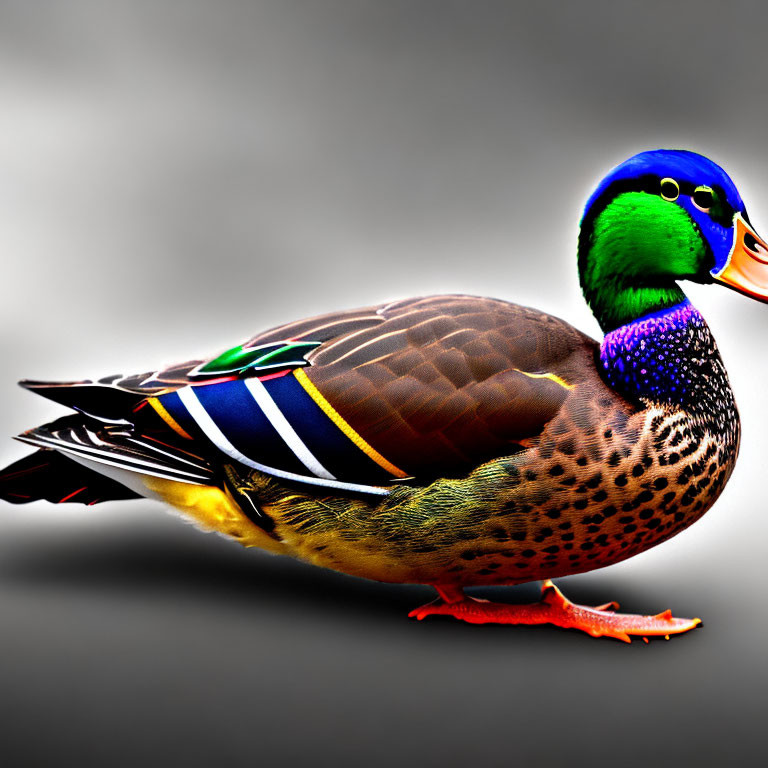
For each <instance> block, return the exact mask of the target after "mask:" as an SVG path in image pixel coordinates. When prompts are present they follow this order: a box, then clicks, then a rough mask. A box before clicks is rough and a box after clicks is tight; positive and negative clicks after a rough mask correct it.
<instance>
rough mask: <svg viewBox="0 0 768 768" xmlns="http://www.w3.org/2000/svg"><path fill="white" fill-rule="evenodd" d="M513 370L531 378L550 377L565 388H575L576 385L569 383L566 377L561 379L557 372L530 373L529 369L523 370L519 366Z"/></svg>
mask: <svg viewBox="0 0 768 768" xmlns="http://www.w3.org/2000/svg"><path fill="white" fill-rule="evenodd" d="M512 370H514V371H517V372H518V373H522V374H523V376H527V377H528V378H529V379H549V380H550V381H554V382H555V384H559V385H560V386H561V387H563V388H564V389H573V387H574V385H573V384H569V383H568V382H567V381H566V380H565V379H561V378H560V377H559V376H558V375H557V374H555V373H529V372H528V371H521V370H520V369H519V368H513V369H512Z"/></svg>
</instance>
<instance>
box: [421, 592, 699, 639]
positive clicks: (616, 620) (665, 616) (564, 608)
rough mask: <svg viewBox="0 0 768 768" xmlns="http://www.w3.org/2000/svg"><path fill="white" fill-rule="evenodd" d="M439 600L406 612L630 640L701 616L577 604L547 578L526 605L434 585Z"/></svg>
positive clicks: (688, 624)
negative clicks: (646, 613)
mask: <svg viewBox="0 0 768 768" xmlns="http://www.w3.org/2000/svg"><path fill="white" fill-rule="evenodd" d="M435 588H436V589H437V591H438V593H439V595H440V598H441V599H440V600H436V601H435V602H434V603H429V604H428V605H424V606H422V607H421V608H416V610H414V611H411V613H410V614H409V615H410V616H412V617H415V618H417V619H423V618H425V617H427V616H432V615H436V614H439V615H443V616H454V617H455V618H457V619H461V620H462V621H467V622H469V623H470V624H555V625H556V626H558V627H565V628H571V629H581V630H582V631H584V632H587V633H588V634H590V635H592V637H601V636H605V637H614V638H616V639H617V640H623V641H624V642H625V643H629V642H631V638H630V635H636V636H640V637H642V638H643V639H646V638H647V637H649V636H651V635H661V636H663V637H667V638H668V637H669V635H675V634H678V633H680V632H687V631H688V630H689V629H693V628H694V627H697V626H698V625H699V624H701V620H700V619H676V618H674V617H673V616H672V613H671V612H670V611H664V612H663V613H659V614H657V615H656V616H639V615H636V614H631V613H615V610H616V609H617V608H618V607H619V604H618V603H606V604H605V605H600V606H597V607H596V608H592V607H589V606H585V605H577V604H576V603H572V602H571V601H570V600H568V599H567V598H566V597H565V595H563V593H562V592H561V591H560V590H559V589H558V588H557V587H556V586H555V585H554V584H553V583H552V582H551V581H550V580H549V579H547V580H546V581H544V582H543V584H542V590H541V600H540V601H539V602H538V603H531V604H528V605H509V604H506V603H492V602H489V601H488V600H479V599H477V598H474V597H468V596H467V595H465V594H464V591H463V590H462V589H461V588H460V587H455V586H444V585H440V586H436V587H435Z"/></svg>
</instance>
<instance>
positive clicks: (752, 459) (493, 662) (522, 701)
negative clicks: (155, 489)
mask: <svg viewBox="0 0 768 768" xmlns="http://www.w3.org/2000/svg"><path fill="white" fill-rule="evenodd" d="M765 22H766V13H765V11H764V10H761V8H760V4H759V3H757V2H754V3H738V2H729V3H727V4H726V3H715V2H704V1H703V0H698V2H695V3H671V2H663V3H661V2H659V3H656V2H648V1H647V0H645V1H644V2H637V3H616V2H612V3H598V2H590V3H567V2H562V3H560V2H546V3H545V2H542V3H527V2H526V3H515V2H511V1H509V0H508V1H507V2H490V1H488V0H466V1H465V2H449V1H448V0H443V1H442V2H438V1H437V0H400V1H397V2H395V1H393V0H375V1H374V0H356V1H355V2H353V1H352V0H347V1H336V0H313V1H312V2H310V1H309V0H307V1H306V2H297V1H296V0H275V1H274V2H261V1H260V2H234V1H226V2H225V1H223V0H216V1H215V2H214V1H213V0H212V1H211V2H206V3H198V2H188V3H181V2H178V3H175V2H156V1H154V2H136V0H132V1H131V2H117V3H113V2H95V1H94V2H86V1H85V0H83V1H82V2H70V1H67V2H57V3H43V2H39V3H37V2H34V3H33V2H29V1H28V0H25V1H24V2H18V3H14V2H7V1H5V2H0V243H1V245H2V264H3V268H4V271H3V281H2V288H0V291H2V301H1V302H0V328H1V329H2V330H1V331H0V341H1V342H2V349H1V350H0V353H1V354H2V360H3V365H2V381H0V388H1V389H0V392H1V398H2V399H1V402H2V406H0V408H1V409H2V412H1V414H0V415H1V416H2V421H1V424H2V432H3V433H4V434H7V435H9V436H10V435H11V434H14V433H15V432H18V431H20V430H22V429H25V428H27V427H29V426H32V425H34V424H35V423H37V422H40V421H42V420H45V419H47V418H49V417H52V416H54V415H56V414H58V413H59V411H58V410H57V409H56V408H55V407H54V406H52V405H49V404H47V403H46V402H45V401H43V400H42V399H39V398H37V399H36V398H34V397H31V396H30V395H29V394H27V393H24V392H22V391H21V390H19V389H17V388H16V387H15V381H16V379H18V378H21V377H24V376H26V377H31V378H49V379H56V378H62V379H70V378H79V377H83V376H93V375H103V374H108V373H115V372H118V371H125V372H132V371H138V370H147V369H151V368H153V367H155V366H158V365H161V364H163V363H165V362H172V361H178V360H182V359H185V358H188V357H194V356H196V355H197V354H200V353H207V352H215V351H217V350H220V349H222V348H226V347H228V346H231V345H232V344H234V343H236V342H238V341H240V340H242V339H244V338H246V337H248V336H249V335H251V334H252V333H254V332H255V331H257V330H259V329H262V328H264V327H266V326H269V325H273V324H276V323H278V322H282V321H288V320H291V319H294V318H296V317H300V316H303V315H310V314H314V313H319V312H324V311H329V310H333V309H337V308H341V307H353V306H356V305H364V304H368V303H371V302H377V301H383V300H388V299H394V298H398V297H404V296H408V295H414V294H423V293H432V292H441V291H457V292H469V293H476V294H485V295H492V296H498V297H501V298H505V299H510V300H513V301H520V302H522V303H528V304H532V305H534V306H538V307H540V308H542V309H545V310H548V311H551V312H553V313H556V314H558V315H561V316H563V317H566V318H568V319H569V320H570V321H571V322H573V323H574V324H576V325H577V326H579V327H581V328H582V329H584V330H586V331H587V332H589V333H592V334H595V335H596V334H598V332H599V331H598V329H597V326H596V324H595V322H594V320H593V319H592V318H591V316H590V314H589V312H588V310H587V309H586V307H585V305H584V304H583V302H582V300H581V297H580V294H579V289H578V284H577V278H576V271H575V257H574V253H575V237H576V232H577V222H578V218H579V215H580V211H581V206H582V204H583V201H584V200H585V199H586V196H587V194H588V193H589V191H590V189H591V187H592V186H593V185H594V184H595V183H596V182H597V181H598V180H599V178H600V177H601V176H602V174H603V173H604V172H605V171H607V170H608V169H609V168H610V167H611V166H613V165H615V164H616V163H618V162H621V161H622V160H624V159H625V158H626V157H627V156H629V155H631V154H633V153H634V152H636V151H640V150H643V149H649V148H655V147H658V146H667V147H669V146H672V147H675V146H678V147H688V148H691V149H696V150H698V151H700V152H703V153H705V154H708V155H710V156H711V157H713V158H714V159H715V160H717V161H719V162H721V163H722V164H723V165H724V166H725V168H726V170H728V171H729V172H730V173H731V175H732V176H733V177H734V179H735V180H736V182H737V184H738V185H739V188H740V191H741V193H742V195H743V197H744V199H745V200H746V201H747V203H748V206H749V210H750V213H751V217H752V220H753V222H754V223H755V224H756V226H757V227H758V229H759V228H760V226H761V222H763V227H764V229H763V231H766V230H765V228H766V227H768V186H766V183H765V182H766V179H768V151H767V150H768V145H767V144H766V125H767V124H768V99H767V98H766V93H765V91H766V88H765V81H766V71H767V64H766V58H767V54H766V50H767V47H766V23H765ZM690 295H691V297H692V299H693V300H694V302H695V303H696V304H697V306H698V307H699V308H700V309H701V310H702V311H703V313H704V314H705V316H706V317H707V318H708V320H709V321H710V324H711V326H712V328H713V330H714V332H715V335H716V336H717V338H718V340H719V343H720V346H721V348H722V351H723V355H724V358H725V361H726V364H727V366H728V369H729V371H730V374H731V377H732V381H733V385H734V388H735V390H736V394H737V398H738V402H739V404H740V408H741V411H742V416H743V421H744V434H743V442H742V456H741V460H740V463H739V465H738V467H737V470H736V472H735V474H734V476H733V479H732V481H731V483H730V485H729V487H728V488H727V489H726V492H725V494H724V496H723V497H722V499H721V500H720V501H719V502H718V504H717V505H716V507H715V508H714V509H713V511H712V512H710V514H709V515H707V516H706V517H705V518H704V519H703V520H702V521H701V522H700V523H697V525H696V526H695V527H694V528H693V529H691V530H689V531H686V532H685V533H684V534H683V535H682V536H679V537H678V538H676V539H674V540H672V541H670V542H668V543H666V544H664V545H662V546H660V547H658V548H657V549H656V550H653V551H650V552H647V553H645V554H643V555H640V556H638V557H635V558H633V559H632V560H630V561H628V562H626V563H624V564H621V565H619V566H614V567H612V568H609V569H605V570H603V571H599V572H596V573H592V574H587V575H583V576H579V577H574V578H571V579H565V580H563V582H564V586H565V588H566V591H567V592H568V594H570V596H571V597H573V598H576V599H581V600H583V601H587V600H595V601H600V602H602V601H604V600H608V599H612V598H616V599H619V600H620V601H621V602H622V603H623V606H624V607H625V608H627V609H630V610H635V611H648V612H656V611H658V610H661V609H663V608H666V607H668V606H669V607H671V608H673V609H674V610H675V611H676V612H677V613H678V614H680V615H699V616H702V617H703V618H704V619H705V626H704V628H703V629H701V630H699V631H696V632H694V633H692V634H690V635H689V636H686V637H683V638H677V639H674V640H673V641H671V642H669V643H664V642H655V643H652V644H651V645H645V644H643V643H642V642H636V643H634V644H633V645H632V646H624V645H623V644H621V643H617V642H612V641H608V640H602V641H597V640H593V639H591V638H588V637H587V636H586V635H581V634H578V633H575V632H565V631H562V630H555V629H550V628H503V627H501V628H499V627H485V628H482V627H470V626H464V625H461V624H459V623H458V622H457V623H451V622H449V621H441V620H433V621H431V622H424V623H421V624H416V623H415V622H411V621H408V620H407V619H406V614H407V611H408V610H409V609H410V608H412V607H414V606H416V605H418V604H419V603H420V602H422V601H425V600H427V599H429V597H430V591H429V590H428V589H426V588H423V587H417V586H408V587H406V586H386V585H380V584H376V583H373V582H365V581H362V580H355V579H352V578H348V577H345V576H341V575H338V574H334V573H331V572H324V571H321V570H319V569H313V568H311V567H309V566H305V565H303V564H300V563H297V562H293V561H289V560H285V559H281V558H274V557H270V556H268V555H265V554H262V553H259V552H254V551H245V550H241V549H240V548H239V547H238V546H237V545H236V544H233V543H230V542H227V541H225V540H223V539H221V538H218V537H215V536H212V535H208V536H206V535H203V534H201V533H199V532H198V531H196V530H195V529H194V528H192V527H191V526H188V525H185V524H184V523H182V522H181V521H179V520H178V519H177V518H174V517H171V516H169V515H166V514H165V513H164V512H163V510H162V509H161V508H160V507H159V505H157V504H155V503H152V502H149V501H147V502H132V503H113V504H104V505H101V506H98V507H91V508H82V507H79V506H74V505H72V506H70V505H64V506H62V507H59V508H56V507H53V506H48V505H45V504H39V505H31V506H26V507H11V506H9V505H4V506H3V508H2V510H0V692H1V693H0V762H2V763H3V764H4V765H9V766H16V765H25V766H26V765H40V764H46V763H47V764H53V763H58V764H62V763H64V762H67V763H74V761H75V760H78V761H79V762H80V763H81V764H88V763H94V764H98V765H146V766H154V765H158V766H167V765H174V764H181V765H186V766H197V765H201V766H202V765H206V766H210V765H212V764H215V765H254V764H262V765H273V764H290V765H310V764H312V765H335V766H342V765H368V766H379V765H382V766H384V765H393V764H405V765H411V764H418V765H427V766H431V765H435V766H437V765H441V766H443V765H476V764H483V765H522V766H559V765H569V766H572V765H590V766H594V765H601V764H606V765H607V764H620V765H643V766H647V765H671V764H673V763H679V762H680V761H683V762H684V763H686V764H688V763H693V761H694V760H696V761H697V763H698V764H699V765H724V764H726V763H727V764H729V765H734V764H747V763H748V762H749V763H759V762H760V757H759V756H760V754H761V749H762V744H763V743H764V740H763V733H764V716H765V711H766V682H767V681H766V676H767V674H768V673H767V671H766V664H765V652H764V649H765V643H766V640H765V638H766V630H768V619H766V615H765V606H764V601H763V599H762V597H761V596H762V594H763V593H764V592H765V590H766V588H768V576H767V575H766V571H765V569H764V568H763V562H764V559H765V538H766V532H768V525H767V524H766V522H765V515H764V509H765V476H766V472H765V470H766V464H765V456H766V454H768V431H767V430H766V429H765V425H766V407H767V404H766V398H765V394H766V392H765V390H766V381H768V360H767V357H768V356H767V355H766V342H765V330H766V327H767V320H768V307H765V306H762V305H760V304H758V303H756V302H750V301H749V300H747V299H746V298H743V297H740V296H738V295H736V294H734V293H731V292H728V291H725V290H721V289H718V288H714V287H713V288H702V287H693V288H691V291H690ZM23 453H24V449H23V448H22V447H21V446H19V445H16V444H14V443H12V442H11V441H10V439H8V440H7V441H6V442H4V443H2V449H1V450H0V454H1V455H0V458H2V459H3V460H6V461H7V460H12V459H15V458H17V457H18V456H20V455H22V454H23ZM499 591H500V592H501V594H502V595H503V596H504V598H505V599H518V600H525V599H532V598H533V597H534V596H535V595H536V594H537V587H536V586H535V585H528V586H524V587H520V588H516V589H514V590H499ZM489 592H493V590H489Z"/></svg>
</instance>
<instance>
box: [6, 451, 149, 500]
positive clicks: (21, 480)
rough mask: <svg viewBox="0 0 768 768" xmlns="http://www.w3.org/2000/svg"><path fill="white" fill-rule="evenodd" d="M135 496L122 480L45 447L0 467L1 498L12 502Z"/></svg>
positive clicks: (130, 497) (135, 497)
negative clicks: (101, 473) (118, 480)
mask: <svg viewBox="0 0 768 768" xmlns="http://www.w3.org/2000/svg"><path fill="white" fill-rule="evenodd" d="M138 498H141V497H140V496H139V495H138V494H136V493H134V492H133V491H131V490H130V489H128V488H126V487H125V486H124V485H122V484H121V483H118V482H117V481H115V480H111V479H110V478H108V477H105V476H104V475H100V474H99V473H98V472H94V471H93V470H90V469H88V468H87V467H84V466H83V465H82V464H78V463H77V462H76V461H72V460H71V459H68V458H67V457H66V456H63V455H62V454H61V453H59V452H58V451H53V450H48V449H45V448H43V449H41V450H39V451H36V452H35V453H31V454H30V455H29V456H25V457H24V458H23V459H19V461H16V462H14V463H13V464H10V465H9V466H7V467H6V468H5V469H3V470H0V499H4V500H5V501H9V502H11V504H26V503H28V502H30V501H38V500H40V499H45V500H46V501H50V502H53V503H54V504H61V503H63V502H73V503H79V504H98V503H99V502H100V501H115V500H118V499H138Z"/></svg>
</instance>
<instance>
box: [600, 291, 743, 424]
mask: <svg viewBox="0 0 768 768" xmlns="http://www.w3.org/2000/svg"><path fill="white" fill-rule="evenodd" d="M600 360H601V362H602V365H603V369H604V371H605V378H606V380H607V382H608V383H609V384H610V385H611V387H612V388H613V389H615V390H617V391H618V392H621V393H622V394H623V395H624V396H626V397H627V398H629V399H631V400H644V401H650V402H655V403H659V404H666V405H671V406H673V407H679V408H682V409H684V410H686V411H687V412H689V413H691V414H695V415H697V416H698V417H700V418H702V419H703V420H704V421H707V422H710V421H712V420H715V421H717V422H718V423H719V422H721V421H723V420H725V421H727V420H730V419H733V418H735V413H736V411H735V405H734V400H733V393H732V391H731V387H730V385H729V383H728V375H727V374H726V372H725V367H724V366H723V362H722V360H721V358H720V354H719V353H718V351H717V344H716V343H715V340H714V338H713V336H712V334H711V332H710V330H709V327H708V326H707V324H706V322H705V321H704V318H703V317H702V316H701V315H700V314H699V312H698V311H697V310H696V309H695V307H693V306H692V305H691V303H690V302H689V301H688V300H687V299H683V301H681V302H680V303H679V304H676V305H674V306H672V307H668V308H665V309H662V310H658V311H656V312H653V313H650V314H647V315H644V316H642V317H639V318H637V319H636V320H633V321H631V322H629V323H626V324H624V325H622V326H620V327H618V328H616V329H614V330H612V331H610V332H609V333H607V334H606V335H605V339H604V340H603V343H602V345H601V346H600ZM723 423H724V421H723Z"/></svg>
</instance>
